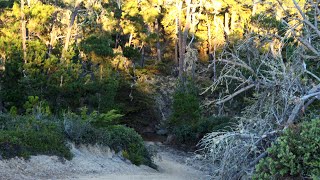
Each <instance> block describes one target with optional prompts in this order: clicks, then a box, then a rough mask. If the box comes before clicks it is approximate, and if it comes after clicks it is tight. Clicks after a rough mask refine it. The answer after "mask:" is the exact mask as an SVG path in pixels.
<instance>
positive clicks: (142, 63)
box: [141, 44, 144, 67]
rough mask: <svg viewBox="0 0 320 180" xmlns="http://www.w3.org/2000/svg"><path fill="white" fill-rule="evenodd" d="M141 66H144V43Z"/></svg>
mask: <svg viewBox="0 0 320 180" xmlns="http://www.w3.org/2000/svg"><path fill="white" fill-rule="evenodd" d="M141 67H144V44H142V47H141Z"/></svg>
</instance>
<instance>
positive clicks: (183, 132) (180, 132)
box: [168, 86, 201, 143]
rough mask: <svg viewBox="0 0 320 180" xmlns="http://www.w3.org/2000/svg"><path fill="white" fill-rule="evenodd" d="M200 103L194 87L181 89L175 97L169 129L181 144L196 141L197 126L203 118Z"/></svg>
mask: <svg viewBox="0 0 320 180" xmlns="http://www.w3.org/2000/svg"><path fill="white" fill-rule="evenodd" d="M200 112H201V110H200V102H199V99H198V97H197V94H196V91H195V90H194V87H192V86H191V87H188V88H187V90H184V91H183V90H181V89H179V90H178V91H177V92H176V93H175V94H174V97H173V113H172V115H171V117H170V119H169V124H168V125H169V127H168V128H169V129H170V131H171V132H172V133H173V134H175V135H176V136H177V139H178V141H179V142H181V143H188V142H194V141H195V140H196V138H195V136H196V133H195V132H196V130H195V125H196V124H197V123H198V121H199V120H200V118H201V115H200Z"/></svg>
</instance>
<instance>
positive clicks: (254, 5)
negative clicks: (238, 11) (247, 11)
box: [251, 0, 260, 16]
mask: <svg viewBox="0 0 320 180" xmlns="http://www.w3.org/2000/svg"><path fill="white" fill-rule="evenodd" d="M259 1H260V0H253V5H252V12H251V15H252V16H254V15H255V14H256V12H257V6H258V3H259Z"/></svg>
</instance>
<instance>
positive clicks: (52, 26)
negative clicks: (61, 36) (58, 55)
mask: <svg viewBox="0 0 320 180" xmlns="http://www.w3.org/2000/svg"><path fill="white" fill-rule="evenodd" d="M58 13H59V12H58V11H56V12H54V14H53V15H52V17H53V21H52V25H51V32H50V41H49V44H48V57H49V56H50V54H51V53H52V48H53V44H54V43H55V41H56V36H57V32H56V30H55V26H54V25H55V23H56V20H57V15H58Z"/></svg>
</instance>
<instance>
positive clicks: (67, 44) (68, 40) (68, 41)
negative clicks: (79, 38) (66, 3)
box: [62, 3, 80, 58]
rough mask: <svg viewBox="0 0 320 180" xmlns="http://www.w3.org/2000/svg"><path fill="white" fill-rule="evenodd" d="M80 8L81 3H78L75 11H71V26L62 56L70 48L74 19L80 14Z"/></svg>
mask: <svg viewBox="0 0 320 180" xmlns="http://www.w3.org/2000/svg"><path fill="white" fill-rule="evenodd" d="M79 9H80V3H78V4H76V6H75V8H74V10H73V12H72V13H71V17H70V23H69V27H68V30H67V36H66V41H65V44H64V48H63V52H62V57H63V58H64V57H65V53H66V52H67V51H68V48H69V43H70V38H71V31H72V27H73V24H74V21H75V19H76V17H77V15H78V10H79Z"/></svg>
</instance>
